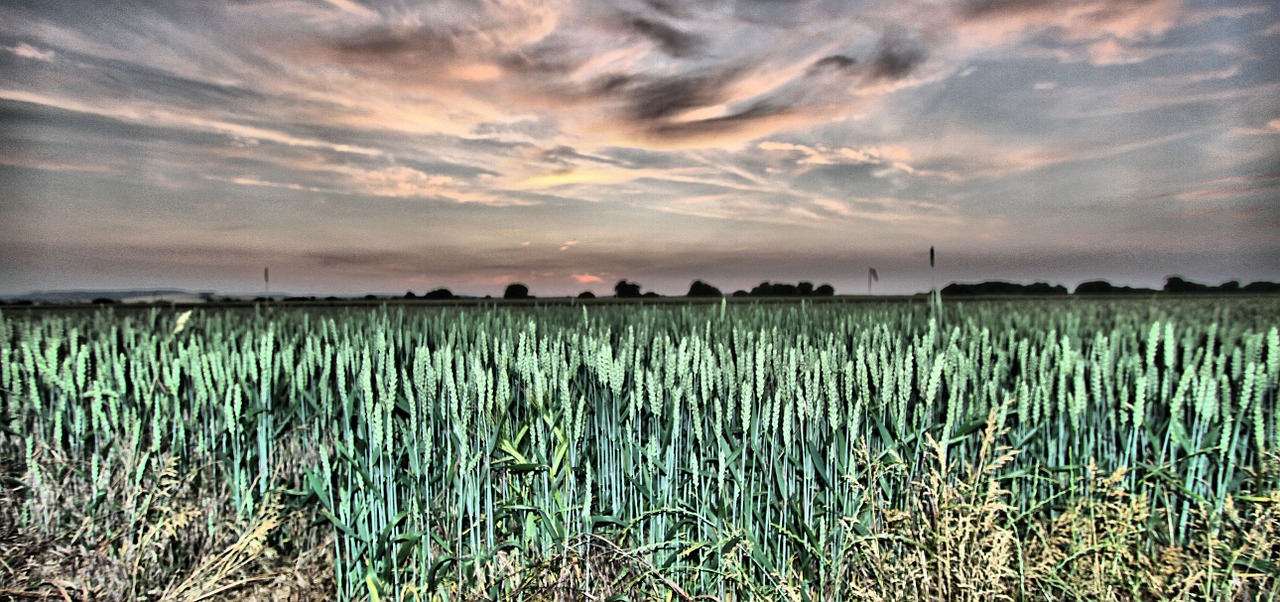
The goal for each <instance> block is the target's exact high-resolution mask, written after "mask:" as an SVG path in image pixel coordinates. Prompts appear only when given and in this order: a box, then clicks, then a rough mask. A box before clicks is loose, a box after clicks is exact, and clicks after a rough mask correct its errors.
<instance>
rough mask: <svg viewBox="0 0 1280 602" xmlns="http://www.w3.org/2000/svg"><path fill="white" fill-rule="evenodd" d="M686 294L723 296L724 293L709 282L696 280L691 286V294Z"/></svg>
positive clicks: (693, 295)
mask: <svg viewBox="0 0 1280 602" xmlns="http://www.w3.org/2000/svg"><path fill="white" fill-rule="evenodd" d="M685 296H687V297H723V296H724V294H723V293H721V292H720V289H718V288H716V287H714V286H712V285H710V284H707V283H705V282H703V281H701V280H694V281H693V284H692V285H690V286H689V294H688V295H685Z"/></svg>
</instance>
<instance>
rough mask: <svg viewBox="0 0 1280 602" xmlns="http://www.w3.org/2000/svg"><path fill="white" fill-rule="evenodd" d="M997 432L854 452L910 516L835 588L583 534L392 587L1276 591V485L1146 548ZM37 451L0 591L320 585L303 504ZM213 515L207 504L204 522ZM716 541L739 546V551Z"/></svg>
mask: <svg viewBox="0 0 1280 602" xmlns="http://www.w3.org/2000/svg"><path fill="white" fill-rule="evenodd" d="M1000 434H1001V433H998V432H996V431H995V430H994V429H991V430H990V431H989V432H986V433H984V435H983V441H982V445H981V446H980V453H979V454H978V455H977V457H976V458H974V459H973V460H972V461H970V462H967V463H963V464H962V463H959V462H956V461H954V460H952V459H950V458H949V457H948V454H947V451H948V450H947V447H946V446H945V445H943V444H941V443H938V442H936V441H933V440H932V439H928V445H927V450H928V453H927V455H926V456H925V457H923V458H918V459H916V464H915V465H916V466H918V467H919V469H918V470H917V471H916V473H915V475H914V476H912V475H908V474H906V469H905V468H904V464H902V463H898V462H891V463H890V462H882V463H876V462H869V463H868V464H867V470H868V473H867V474H868V475H872V478H871V479H870V480H868V482H876V481H875V479H878V478H879V477H880V476H886V475H887V476H895V477H897V478H899V479H900V482H902V483H904V484H906V485H907V486H908V487H909V493H908V497H909V499H910V500H912V502H911V504H910V506H909V508H908V509H907V511H901V510H893V509H891V508H890V507H888V506H887V505H876V506H874V507H873V508H872V513H871V520H870V521H869V522H867V523H866V524H865V525H863V526H864V527H867V528H869V532H867V533H865V534H863V535H860V536H855V535H853V533H854V532H853V530H852V529H851V528H849V529H848V530H847V531H846V533H847V534H849V535H850V537H849V538H848V539H849V541H850V542H851V543H850V544H849V545H848V546H846V548H845V549H844V550H843V551H842V552H841V554H840V556H839V557H838V558H836V559H833V560H832V562H831V566H833V567H835V569H836V571H837V572H839V573H840V576H839V578H838V580H837V581H836V583H834V584H825V585H817V584H807V583H805V581H804V579H802V578H801V577H800V576H799V575H797V574H792V575H782V574H779V575H773V576H772V578H771V579H770V580H769V583H750V582H748V580H747V579H746V577H745V575H746V574H747V572H745V569H744V570H743V571H733V570H731V569H726V570H725V577H726V586H727V587H726V592H696V591H686V590H685V589H683V588H682V587H681V585H680V584H679V583H678V581H679V580H680V579H679V576H678V575H672V574H668V573H664V572H663V570H661V569H659V568H655V567H654V566H652V565H650V564H648V563H647V562H646V561H645V560H644V559H643V556H642V555H640V554H636V553H635V552H634V551H633V550H628V549H627V548H626V547H624V546H623V545H620V544H619V542H616V541H614V540H612V539H609V538H607V537H604V536H600V535H594V534H587V535H582V536H579V537H577V538H575V539H574V540H573V541H574V545H572V546H570V547H569V548H567V549H566V550H564V552H563V554H560V555H557V556H556V557H553V558H547V559H543V560H541V561H538V562H533V563H531V564H527V563H526V564H524V566H520V565H521V564H522V562H521V561H519V560H518V559H516V558H514V557H511V556H508V555H507V554H506V553H505V552H500V553H498V554H497V555H496V556H495V557H494V558H492V559H490V560H489V561H487V562H480V563H472V564H468V565H467V566H466V567H465V569H466V570H468V571H470V572H471V573H473V575H472V576H473V577H474V579H472V580H471V581H472V583H474V584H477V586H478V587H477V589H476V591H468V592H462V591H458V590H457V589H456V586H449V585H446V586H443V587H442V588H441V589H439V590H437V591H435V592H418V591H417V590H413V589H412V588H410V591H411V595H410V597H409V598H407V599H410V600H484V599H489V593H490V592H489V591H486V590H488V589H489V588H490V587H492V586H495V585H496V586H500V588H501V589H502V591H504V592H506V595H504V596H503V598H504V599H516V600H530V601H538V602H552V601H555V602H559V601H567V600H593V599H594V600H603V599H606V598H608V597H610V596H614V595H625V596H626V597H628V598H629V599H631V600H685V601H691V600H698V599H704V600H720V601H721V602H728V601H729V600H739V599H744V594H748V593H749V594H751V597H752V598H753V599H796V600H800V599H804V598H805V596H804V595H803V594H802V592H801V591H800V590H801V589H805V588H811V589H809V591H808V592H807V593H808V596H807V597H808V598H809V599H813V600H834V599H836V594H837V592H838V593H839V597H840V599H843V600H867V601H876V602H890V601H899V600H903V601H905V600H949V601H951V600H954V601H982V602H997V601H1005V600H1007V601H1018V600H1173V599H1177V600H1221V601H1235V600H1274V599H1277V598H1280V590H1277V571H1276V570H1275V567H1277V566H1280V493H1278V492H1246V493H1242V494H1240V495H1237V496H1235V497H1233V498H1230V499H1228V500H1227V502H1226V503H1225V504H1224V505H1223V507H1222V508H1221V509H1219V510H1217V511H1215V510H1214V509H1212V508H1202V509H1200V512H1199V513H1198V515H1197V516H1196V517H1195V519H1194V527H1195V530H1194V532H1195V533H1196V534H1197V537H1196V539H1195V541H1194V543H1193V544H1192V545H1190V546H1187V547H1170V546H1167V545H1160V544H1159V543H1158V537H1156V535H1157V534H1158V532H1159V526H1160V525H1161V524H1164V523H1166V522H1167V519H1168V517H1165V516H1159V515H1155V514H1153V511H1152V509H1151V508H1152V505H1151V504H1150V503H1149V500H1147V499H1146V498H1145V497H1144V496H1142V495H1135V494H1133V493H1132V492H1131V491H1129V490H1127V489H1126V487H1125V484H1126V483H1128V482H1130V480H1129V479H1127V478H1126V476H1125V474H1124V472H1123V471H1116V472H1114V473H1111V474H1099V473H1098V472H1097V471H1096V470H1094V469H1093V467H1092V465H1091V466H1090V467H1089V469H1088V470H1087V471H1085V472H1084V473H1083V474H1081V475H1080V476H1079V477H1078V479H1077V482H1076V484H1075V490H1074V491H1075V494H1074V497H1073V499H1072V500H1070V501H1069V502H1068V503H1065V504H1064V505H1062V506H1059V507H1058V509H1057V510H1051V509H1050V508H1048V506H1046V507H1045V508H1044V509H1043V511H1042V512H1040V513H1039V514H1036V515H1031V516H1024V515H1015V513H1014V512H1013V508H1012V506H1011V504H1010V497H1011V496H1010V493H1009V491H1008V490H1007V489H1006V481H1005V480H1002V478H1001V477H1000V474H1001V468H1002V467H1003V466H1005V465H1006V464H1007V463H1008V462H1009V461H1010V460H1012V459H1013V458H1014V456H1015V455H1016V454H1017V451H1016V450H1012V449H1009V448H1007V447H1002V446H1000V445H998V444H997V441H998V440H999V437H1000ZM37 457H38V458H39V461H41V462H43V463H45V464H44V465H42V466H41V469H42V470H44V471H45V474H46V477H47V478H46V481H45V482H46V488H47V489H48V490H47V491H42V492H32V491H30V490H28V489H26V488H25V486H24V485H23V482H22V478H23V476H24V475H26V474H27V473H28V468H29V467H27V466H25V465H24V462H23V461H22V458H21V457H15V456H14V455H13V454H7V457H5V458H3V459H0V482H2V483H3V488H2V489H0V584H3V585H0V600H68V601H79V600H94V601H115V600H159V601H185V602H204V601H211V600H247V601H268V600H269V601H272V602H285V601H289V602H308V601H311V600H330V599H332V598H333V596H334V592H335V591H336V587H335V584H334V581H333V579H334V577H333V562H332V557H331V554H330V550H331V549H332V545H331V542H326V541H324V540H323V539H320V540H317V539H318V538H319V537H320V536H319V535H318V533H319V531H318V530H317V529H315V528H314V527H313V526H312V525H313V523H312V522H311V519H312V518H313V517H312V516H311V511H312V510H313V509H309V508H295V509H292V510H289V509H287V508H285V507H284V506H283V505H281V504H279V503H269V504H263V505H262V506H261V507H260V511H259V512H258V513H257V515H256V516H254V517H252V518H251V519H248V520H244V521H226V520H223V519H221V518H220V517H223V516H230V515H233V514H232V513H230V511H229V503H228V502H227V500H225V499H220V498H217V497H213V498H210V497H208V492H200V491H197V486H196V484H197V483H199V482H202V479H206V478H208V477H209V475H202V474H200V471H204V470H209V468H208V467H203V468H195V469H191V470H190V471H187V472H186V473H184V472H182V471H180V470H179V469H178V468H177V462H176V461H174V460H172V459H164V460H162V461H159V462H157V463H156V464H155V465H154V467H153V468H151V469H149V472H148V473H147V474H146V475H145V476H144V478H143V479H142V483H144V490H142V491H128V490H127V489H128V488H127V486H126V485H125V477H124V476H123V475H115V476H113V477H112V481H111V484H112V485H113V487H114V489H113V491H112V493H111V494H110V495H109V496H108V499H107V500H106V502H105V503H107V504H108V506H107V507H112V506H111V504H116V505H117V506H115V507H118V508H124V507H132V508H135V509H136V510H137V511H138V512H139V514H136V515H133V516H127V515H126V514H125V513H123V512H115V513H111V512H106V513H102V512H100V513H97V514H95V515H92V516H91V515H90V513H89V512H88V511H87V509H88V508H89V505H88V504H87V500H85V499H83V498H80V497H78V496H81V495H84V494H85V492H86V491H89V490H90V489H89V488H88V487H87V486H86V484H85V483H82V482H79V481H78V479H79V477H78V476H77V475H78V474H79V473H77V472H75V471H73V470H59V467H58V466H56V465H55V462H56V458H53V457H52V456H49V455H47V454H44V455H37ZM1276 470H1280V462H1277V460H1276V458H1275V457H1274V456H1272V457H1270V458H1269V459H1268V460H1267V461H1266V462H1264V463H1261V464H1260V466H1259V467H1258V468H1257V471H1259V472H1260V473H1262V474H1263V476H1269V475H1270V474H1274V473H1273V472H1272V471H1276ZM55 477H56V478H55ZM1264 480H1265V479H1260V480H1259V481H1258V482H1262V481H1264ZM203 482H217V481H212V480H207V481H203ZM32 500H35V501H36V502H37V503H36V504H35V506H39V505H41V504H43V505H44V506H42V507H38V508H36V510H35V511H36V512H41V513H45V514H46V515H47V516H46V518H50V519H52V518H53V517H54V515H55V514H58V513H62V515H61V516H57V519H58V520H57V521H56V523H57V524H61V525H67V527H65V528H63V529H62V531H60V532H58V533H55V534H50V535H40V534H38V533H36V532H34V530H31V529H27V530H23V529H20V528H19V525H20V524H22V520H23V519H22V515H21V513H22V512H23V511H24V510H23V508H24V506H25V507H27V508H30V507H32V506H33V504H31V503H29V502H31V501H32ZM141 500H148V501H147V503H145V504H144V503H141ZM130 504H132V505H130ZM213 512H217V513H219V514H215V515H214V518H213V520H212V521H211V520H210V518H209V515H210V513H213ZM220 520H223V522H219V521H220ZM95 521H96V522H95ZM91 523H92V528H90V526H89V525H90V524H91ZM210 525H212V528H211V527H210ZM846 526H847V527H849V526H850V525H846ZM91 533H92V534H95V535H90V534H91ZM725 553H726V554H727V555H729V556H734V555H736V556H734V557H741V558H743V559H746V558H747V556H748V555H747V553H746V552H745V550H741V549H736V548H735V549H734V550H728V551H726V552H725ZM730 565H731V563H728V562H726V563H724V565H723V566H726V567H728V566H730ZM744 566H745V565H744ZM686 570H687V569H686Z"/></svg>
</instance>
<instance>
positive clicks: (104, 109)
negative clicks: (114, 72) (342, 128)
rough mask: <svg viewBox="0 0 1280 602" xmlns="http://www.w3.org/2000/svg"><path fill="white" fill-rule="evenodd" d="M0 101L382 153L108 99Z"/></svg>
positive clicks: (15, 95) (17, 93) (13, 93)
mask: <svg viewBox="0 0 1280 602" xmlns="http://www.w3.org/2000/svg"><path fill="white" fill-rule="evenodd" d="M0 99H3V100H11V101H16V102H25V103H30V104H34V105H42V106H46V107H51V108H54V109H59V110H63V111H69V112H73V113H83V114H87V115H96V116H99V117H107V118H110V119H115V120H118V121H123V122H128V123H134V124H140V125H147V126H152V127H169V128H175V129H181V130H189V131H201V132H210V133H216V134H222V135H224V136H228V137H231V138H238V139H246V140H264V141H268V142H274V143H277V144H283V145H285V146H296V147H304V148H321V149H328V150H332V151H336V152H340V153H352V154H357V155H380V154H382V151H381V150H378V149H375V148H369V147H363V146H357V145H351V144H343V143H334V142H329V141H325V140H317V139H314V138H303V137H299V136H294V135H291V134H288V133H285V132H280V131H276V130H270V129H266V128H261V127H256V126H251V125H243V124H239V123H234V122H229V121H223V120H219V119H210V118H207V117H202V116H200V115H196V114H189V113H180V112H176V111H171V110H169V109H165V108H160V107H155V106H150V105H145V104H143V105H138V106H134V105H131V104H127V103H116V102H112V101H110V99H106V100H105V101H99V102H96V103H93V104H89V103H85V102H81V101H78V100H73V99H66V98H57V97H52V96H46V95H43V94H37V93H32V92H27V91H23V90H6V89H0Z"/></svg>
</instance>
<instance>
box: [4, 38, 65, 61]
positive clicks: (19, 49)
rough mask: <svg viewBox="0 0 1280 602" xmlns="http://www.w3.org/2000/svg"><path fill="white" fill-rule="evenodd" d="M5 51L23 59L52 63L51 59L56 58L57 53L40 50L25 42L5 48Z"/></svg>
mask: <svg viewBox="0 0 1280 602" xmlns="http://www.w3.org/2000/svg"><path fill="white" fill-rule="evenodd" d="M5 49H6V50H8V51H9V52H12V53H14V54H16V55H18V56H20V57H22V58H24V59H34V60H37V61H45V62H52V61H53V57H55V56H57V53H55V52H54V51H52V50H40V49H39V48H36V47H35V46H32V45H31V44H28V43H26V42H19V43H18V45H17V46H10V47H6V48H5Z"/></svg>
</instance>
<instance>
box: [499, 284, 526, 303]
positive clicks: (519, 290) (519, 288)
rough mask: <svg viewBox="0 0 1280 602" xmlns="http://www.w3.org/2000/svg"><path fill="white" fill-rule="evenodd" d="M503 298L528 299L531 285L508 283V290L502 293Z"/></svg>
mask: <svg viewBox="0 0 1280 602" xmlns="http://www.w3.org/2000/svg"><path fill="white" fill-rule="evenodd" d="M502 298H503V299H528V298H529V287H527V286H525V285H523V284H520V283H518V282H513V283H511V284H508V285H507V290H506V291H505V292H503V293H502Z"/></svg>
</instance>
